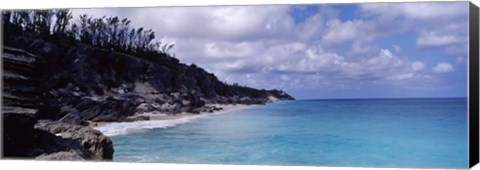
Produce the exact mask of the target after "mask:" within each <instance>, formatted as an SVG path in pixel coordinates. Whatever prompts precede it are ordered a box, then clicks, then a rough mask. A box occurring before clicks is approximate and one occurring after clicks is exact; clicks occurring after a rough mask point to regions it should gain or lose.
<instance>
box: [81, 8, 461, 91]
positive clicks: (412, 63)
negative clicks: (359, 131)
mask: <svg viewBox="0 0 480 170" xmlns="http://www.w3.org/2000/svg"><path fill="white" fill-rule="evenodd" d="M72 12H73V14H74V19H78V15H80V14H84V13H85V14H89V15H93V16H98V17H100V16H104V15H105V16H118V17H120V18H129V19H130V20H131V21H132V25H133V26H135V27H145V28H152V29H153V31H154V32H155V35H156V37H157V41H160V42H164V43H174V44H175V46H174V48H173V49H172V50H171V52H173V53H175V57H176V58H178V59H179V60H180V61H181V62H182V63H186V64H196V65H197V66H200V67H202V68H204V69H205V70H207V71H209V72H212V73H214V74H215V75H216V76H217V77H218V78H219V79H220V80H221V81H225V82H228V83H230V84H233V83H238V84H239V85H246V86H249V87H254V88H258V89H280V90H284V91H286V92H287V93H288V94H290V95H292V96H293V97H295V98H297V99H337V98H416V97H466V96H467V84H468V83H467V73H468V72H467V71H468V70H467V65H468V63H467V61H468V51H467V48H468V2H417V3H361V4H309V5H257V6H210V7H157V8H100V9H75V10H72Z"/></svg>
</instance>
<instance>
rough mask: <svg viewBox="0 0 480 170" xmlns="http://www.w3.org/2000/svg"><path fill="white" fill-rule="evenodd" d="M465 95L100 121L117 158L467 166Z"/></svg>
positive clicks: (313, 103) (302, 103)
mask: <svg viewBox="0 0 480 170" xmlns="http://www.w3.org/2000/svg"><path fill="white" fill-rule="evenodd" d="M467 119H468V116H467V99H466V98H434V99H427V98H421V99H335V100H296V101H282V102H277V103H273V104H267V105H256V106H251V107H246V108H243V109H237V110H233V111H228V112H217V113H213V114H201V115H198V116H191V117H183V118H179V119H172V120H156V121H143V122H130V123H114V124H110V125H107V126H103V127H99V128H98V129H99V130H100V131H102V132H104V133H105V134H107V135H109V136H110V137H111V139H112V141H113V145H114V149H115V153H114V161H117V162H159V163H185V164H188V163H195V164H232V165H297V166H329V167H332V166H333V167H383V168H389V167H395V168H462V169H463V168H468V152H469V150H468V128H467V126H468V124H467Z"/></svg>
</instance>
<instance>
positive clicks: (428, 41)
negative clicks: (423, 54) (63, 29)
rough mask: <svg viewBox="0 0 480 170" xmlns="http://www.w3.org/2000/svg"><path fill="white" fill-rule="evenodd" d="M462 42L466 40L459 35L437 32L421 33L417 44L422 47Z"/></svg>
mask: <svg viewBox="0 0 480 170" xmlns="http://www.w3.org/2000/svg"><path fill="white" fill-rule="evenodd" d="M462 42H464V40H463V39H462V38H461V37H459V36H456V35H439V34H438V33H436V32H424V33H421V34H420V36H419V38H418V39H417V45H418V46H420V47H441V46H447V45H452V44H457V43H462Z"/></svg>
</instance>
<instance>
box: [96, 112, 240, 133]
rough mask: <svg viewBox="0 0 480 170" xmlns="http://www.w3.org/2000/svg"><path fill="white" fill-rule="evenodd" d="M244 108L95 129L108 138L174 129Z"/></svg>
mask: <svg viewBox="0 0 480 170" xmlns="http://www.w3.org/2000/svg"><path fill="white" fill-rule="evenodd" d="M244 108H247V107H246V106H243V107H237V108H236V109H229V110H224V111H219V112H215V113H203V114H199V115H191V116H183V117H178V118H173V119H163V120H147V121H136V122H114V123H109V124H106V125H104V126H99V127H95V128H94V129H96V130H99V131H100V132H102V133H103V134H104V135H107V136H118V135H126V134H130V133H135V132H141V131H144V130H148V129H157V128H168V127H174V126H177V125H179V124H184V123H188V122H191V121H193V120H196V119H199V118H203V117H208V116H212V115H218V114H223V113H227V112H232V111H238V110H241V109H244Z"/></svg>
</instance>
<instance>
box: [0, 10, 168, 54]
mask: <svg viewBox="0 0 480 170" xmlns="http://www.w3.org/2000/svg"><path fill="white" fill-rule="evenodd" d="M2 19H3V20H2V21H3V25H4V28H5V32H4V33H7V34H13V35H16V34H25V33H28V34H32V33H33V34H37V35H40V36H51V35H54V36H57V37H64V38H66V39H71V40H79V41H81V42H83V43H85V44H89V45H92V46H96V47H102V48H107V49H111V50H115V51H121V52H127V53H131V54H140V56H145V55H148V54H152V55H151V56H153V55H155V54H163V55H168V51H169V50H170V49H171V48H172V47H173V44H163V46H161V45H162V43H161V42H156V41H154V40H155V32H153V30H152V29H145V28H143V27H140V28H138V29H136V28H130V23H131V21H130V20H128V19H127V18H124V19H122V20H120V19H119V18H118V17H108V18H107V17H106V16H103V17H99V18H93V17H91V16H88V15H86V14H83V15H80V16H79V21H78V22H77V23H75V22H72V19H73V16H72V13H71V11H70V10H67V9H57V10H21V11H3V13H2Z"/></svg>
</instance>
